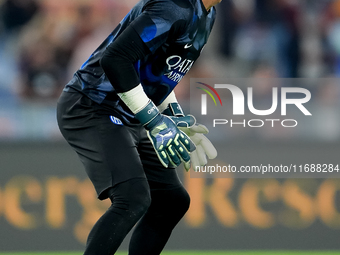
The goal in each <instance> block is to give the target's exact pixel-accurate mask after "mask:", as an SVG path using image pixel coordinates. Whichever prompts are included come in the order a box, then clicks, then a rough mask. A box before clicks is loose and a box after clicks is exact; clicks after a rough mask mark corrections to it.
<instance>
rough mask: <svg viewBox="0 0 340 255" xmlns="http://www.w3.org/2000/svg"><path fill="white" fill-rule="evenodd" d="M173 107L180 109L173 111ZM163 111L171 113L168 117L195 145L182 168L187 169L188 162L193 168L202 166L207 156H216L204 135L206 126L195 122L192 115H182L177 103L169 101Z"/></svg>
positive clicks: (214, 150)
mask: <svg viewBox="0 0 340 255" xmlns="http://www.w3.org/2000/svg"><path fill="white" fill-rule="evenodd" d="M174 109H180V110H179V111H177V112H176V111H175V110H174ZM163 113H165V114H168V115H172V116H170V118H171V119H172V120H173V121H174V122H175V123H176V125H177V126H178V128H179V129H180V130H181V131H183V132H184V133H185V134H187V135H188V136H189V137H190V139H191V140H192V142H193V143H194V144H195V146H196V150H194V151H193V152H191V160H190V161H189V162H184V168H185V169H186V170H187V171H189V169H190V162H191V166H192V167H193V169H194V170H196V168H197V167H200V166H204V165H206V164H207V163H208V160H207V157H208V158H209V159H214V158H216V156H217V151H216V149H215V147H214V145H213V144H212V143H211V142H210V140H209V139H208V138H207V137H206V136H205V134H208V133H209V130H208V128H207V127H206V126H204V125H202V124H196V119H195V117H194V116H192V115H186V116H184V113H183V111H182V110H181V107H180V106H179V105H178V103H171V104H169V107H168V109H167V110H165V111H164V112H163Z"/></svg>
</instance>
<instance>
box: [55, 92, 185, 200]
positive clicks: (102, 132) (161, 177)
mask: <svg viewBox="0 0 340 255" xmlns="http://www.w3.org/2000/svg"><path fill="white" fill-rule="evenodd" d="M122 119H123V118H122V117H121V116H119V114H118V113H116V112H115V111H114V110H113V109H111V110H108V109H105V108H103V107H102V106H101V105H99V104H97V103H95V102H93V101H92V100H91V99H89V98H88V97H86V96H85V95H83V94H81V93H79V92H77V91H74V92H73V91H72V92H63V93H62V95H61V96H60V98H59V101H58V106H57V120H58V125H59V128H60V131H61V133H62V134H63V136H64V137H65V139H66V140H67V142H68V143H69V144H70V145H71V146H72V147H73V149H74V150H75V151H76V152H77V154H78V156H79V158H80V160H81V162H82V163H83V165H84V166H85V169H86V172H87V174H88V176H89V178H90V180H91V181H92V183H93V185H94V187H95V189H96V191H97V194H98V198H99V199H101V200H102V199H106V198H107V197H108V194H107V192H106V191H107V190H108V189H109V188H110V187H112V186H114V185H116V184H118V183H121V182H124V181H127V180H129V179H132V178H146V179H147V180H149V181H153V182H157V183H160V184H162V183H163V184H164V185H168V184H171V185H174V186H180V185H181V182H180V180H179V178H178V176H177V173H176V170H175V168H174V167H169V168H165V167H164V166H163V165H162V164H161V163H160V161H159V159H158V157H157V155H156V153H155V151H154V149H153V146H152V144H151V142H150V140H149V139H148V137H147V134H146V131H145V129H144V127H143V126H141V125H140V124H128V123H123V122H122V121H121V120H122Z"/></svg>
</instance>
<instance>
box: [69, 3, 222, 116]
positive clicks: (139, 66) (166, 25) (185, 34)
mask: <svg viewBox="0 0 340 255" xmlns="http://www.w3.org/2000/svg"><path fill="white" fill-rule="evenodd" d="M215 13H216V11H215V8H214V7H212V8H211V9H210V11H209V12H208V11H207V10H206V9H205V7H204V5H203V3H202V1H201V0H141V1H140V2H139V3H137V4H136V5H135V6H134V7H133V8H132V9H131V11H130V12H129V13H128V14H127V15H126V16H125V18H124V19H123V20H122V21H121V22H120V23H119V25H118V26H117V27H116V28H115V29H114V30H113V32H112V33H111V34H110V35H109V36H108V37H107V38H106V39H105V40H104V42H103V43H102V44H101V45H100V46H99V47H98V48H97V49H96V50H95V51H94V52H93V54H92V55H91V56H90V57H89V59H88V60H87V61H86V62H85V63H84V64H83V65H82V66H81V68H80V69H79V70H78V71H77V72H76V73H75V74H74V77H73V79H72V80H71V81H70V82H69V83H68V84H67V85H66V87H65V89H64V90H65V91H68V90H69V89H70V88H73V89H75V90H78V91H79V92H81V93H83V94H85V95H86V96H88V97H89V98H90V99H91V100H93V101H94V102H96V103H98V104H101V105H103V106H106V107H109V108H112V109H113V110H115V111H116V112H119V113H120V114H121V115H122V116H123V118H124V119H125V120H128V121H131V119H133V114H132V113H131V111H130V110H129V109H128V108H127V107H126V106H125V104H124V103H123V102H121V100H120V99H119V97H118V96H117V93H116V92H115V89H114V84H111V83H110V81H109V80H108V78H107V76H106V75H105V73H104V71H103V69H102V68H101V66H100V63H99V61H100V59H101V58H102V55H103V54H104V51H105V49H106V48H107V46H108V45H110V43H112V42H113V41H114V40H115V39H116V38H117V37H118V36H119V35H120V34H121V33H122V31H124V29H125V28H126V27H128V26H129V25H131V26H133V28H134V29H135V31H136V32H137V33H138V34H139V36H140V38H141V39H142V40H143V41H144V43H145V44H146V46H147V47H148V48H149V50H150V53H149V54H148V55H147V56H146V57H145V58H144V59H141V60H139V61H137V62H136V63H134V67H135V69H136V72H137V73H138V75H139V78H140V82H141V84H142V86H143V89H144V91H145V93H146V94H147V96H148V97H149V98H150V99H151V100H152V101H153V102H154V103H155V104H156V105H159V104H161V103H162V101H163V100H164V99H165V98H166V97H167V96H168V95H169V94H170V92H171V91H172V90H173V89H174V87H175V86H176V85H177V84H178V82H179V81H180V80H181V79H182V78H183V76H184V75H185V74H186V73H187V72H188V71H189V70H190V68H191V67H192V65H193V64H194V62H195V60H196V59H197V58H198V57H199V55H200V52H201V50H202V49H203V47H204V45H205V44H206V42H207V39H208V37H209V34H210V32H211V29H212V26H213V23H214V20H215ZM134 21H135V22H134Z"/></svg>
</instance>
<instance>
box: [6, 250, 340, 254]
mask: <svg viewBox="0 0 340 255" xmlns="http://www.w3.org/2000/svg"><path fill="white" fill-rule="evenodd" d="M81 254H82V252H34V253H31V252H16V253H14V252H12V253H11V252H7V253H6V252H4V253H1V252H0V255H81ZM126 254H127V252H118V253H116V255H126ZM162 255H340V251H171V252H170V251H165V252H162Z"/></svg>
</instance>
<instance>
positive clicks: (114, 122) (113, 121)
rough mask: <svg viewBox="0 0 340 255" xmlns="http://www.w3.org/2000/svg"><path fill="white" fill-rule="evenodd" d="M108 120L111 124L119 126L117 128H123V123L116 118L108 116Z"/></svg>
mask: <svg viewBox="0 0 340 255" xmlns="http://www.w3.org/2000/svg"><path fill="white" fill-rule="evenodd" d="M110 120H111V121H112V123H113V124H116V125H119V126H123V122H122V121H121V120H120V119H118V118H117V117H115V116H112V115H111V116H110Z"/></svg>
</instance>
